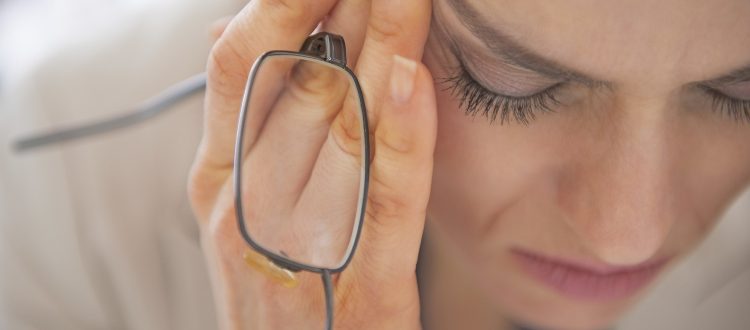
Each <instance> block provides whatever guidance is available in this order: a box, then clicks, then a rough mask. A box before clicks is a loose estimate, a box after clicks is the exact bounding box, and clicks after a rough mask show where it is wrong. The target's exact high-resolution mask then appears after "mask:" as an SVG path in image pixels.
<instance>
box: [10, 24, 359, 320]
mask: <svg viewBox="0 0 750 330" xmlns="http://www.w3.org/2000/svg"><path fill="white" fill-rule="evenodd" d="M205 86H206V75H205V73H200V74H197V75H195V76H193V77H190V78H188V79H186V80H184V81H181V82H179V83H177V84H175V85H174V86H171V87H169V88H168V89H166V90H164V91H162V92H161V93H159V94H158V95H156V96H155V97H153V98H151V99H148V100H146V101H145V102H143V103H142V104H141V105H140V106H138V107H136V108H135V109H134V110H133V111H131V112H126V113H124V114H122V115H119V116H116V117H113V118H108V119H104V120H99V121H95V122H92V123H88V124H82V125H77V126H72V127H67V128H62V129H55V130H51V131H49V132H42V133H39V134H35V135H32V136H28V137H25V138H21V139H18V140H17V141H16V142H15V144H14V148H15V150H16V151H19V152H21V151H29V150H32V149H36V148H41V147H45V146H49V145H54V144H58V143H62V142H68V141H72V140H76V139H81V138H86V137H91V136H95V135H98V134H102V133H107V132H111V131H115V130H118V129H123V128H127V127H129V126H132V125H135V124H138V123H141V122H144V121H146V120H148V119H150V118H153V117H155V116H157V115H159V114H162V113H164V112H166V111H167V110H169V109H171V108H172V106H173V105H175V104H177V103H178V102H179V101H181V100H183V99H185V98H187V97H189V96H191V95H193V94H196V93H198V92H201V91H203V90H204V88H205ZM321 114H322V115H323V116H321ZM295 116H296V118H297V119H299V118H305V117H306V118H307V119H310V118H315V117H316V116H317V117H318V119H321V118H324V119H327V120H328V121H327V122H325V121H320V120H318V122H317V126H315V125H313V126H309V124H311V122H307V124H308V125H305V123H300V122H299V121H298V122H297V123H298V124H300V125H298V126H295V125H294V120H286V121H285V120H284V117H286V119H289V117H295ZM339 116H348V117H347V118H349V119H350V120H349V121H348V122H347V125H348V130H347V133H346V134H347V136H348V137H349V138H351V139H350V140H351V141H350V142H354V143H349V144H347V146H345V148H346V153H348V154H349V156H352V155H356V156H357V157H349V158H350V159H349V162H346V161H341V159H339V160H338V162H336V161H333V160H331V159H329V160H331V161H329V162H326V161H325V158H326V155H328V156H330V153H328V154H327V152H328V151H330V150H328V151H327V150H326V149H325V148H331V147H341V146H336V145H334V141H332V140H331V139H332V137H331V136H330V135H329V134H328V128H330V127H331V126H332V125H334V123H332V122H331V120H335V119H334V118H337V117H339ZM352 118H354V120H351V119H352ZM312 124H315V123H312ZM316 129H317V131H316ZM274 132H277V133H276V134H272V133H274ZM285 133H286V134H285ZM295 135H296V136H297V137H296V138H295ZM300 137H303V138H300ZM316 143H317V145H316ZM369 155H370V145H369V133H368V124H367V111H366V108H365V102H364V97H363V95H362V90H361V87H360V85H359V82H358V81H357V78H356V76H355V75H354V73H352V71H351V70H350V69H349V68H347V66H346V45H345V43H344V39H343V38H342V37H341V36H338V35H334V34H330V33H325V32H321V33H317V34H314V35H312V36H310V37H308V38H307V40H306V41H305V42H304V44H303V45H302V48H301V50H300V51H299V52H289V51H269V52H266V53H264V54H263V55H261V56H260V57H259V58H258V59H257V60H256V61H255V63H254V64H253V67H252V69H251V71H250V73H249V76H248V82H247V85H246V87H245V95H244V99H243V102H242V106H241V109H240V117H239V123H238V131H237V140H236V144H235V166H234V173H233V179H234V187H235V206H236V207H235V209H236V212H237V222H238V227H239V230H240V232H241V234H242V237H243V238H244V240H245V241H246V243H247V244H248V245H249V246H250V247H251V248H253V249H254V250H256V251H257V252H259V253H260V254H261V255H263V256H264V257H265V258H267V259H268V260H269V261H270V262H272V263H274V264H275V265H277V266H279V267H281V268H283V269H286V270H289V271H291V272H299V271H303V270H304V271H309V272H313V273H318V274H321V277H322V280H323V284H324V285H323V287H324V293H325V301H326V329H331V328H332V326H333V285H332V281H331V275H332V274H335V273H339V272H341V271H343V270H344V269H345V268H346V266H347V265H348V264H349V262H350V261H351V258H352V255H353V254H354V251H355V249H356V247H357V243H358V240H359V236H360V232H361V229H362V223H363V219H364V213H365V205H366V201H367V187H368V182H369V171H370V164H369ZM356 159H358V161H356ZM352 160H355V161H352ZM270 161H274V162H275V163H273V164H272V165H273V166H268V165H269V164H264V165H261V166H258V165H260V164H263V163H268V162H270Z"/></svg>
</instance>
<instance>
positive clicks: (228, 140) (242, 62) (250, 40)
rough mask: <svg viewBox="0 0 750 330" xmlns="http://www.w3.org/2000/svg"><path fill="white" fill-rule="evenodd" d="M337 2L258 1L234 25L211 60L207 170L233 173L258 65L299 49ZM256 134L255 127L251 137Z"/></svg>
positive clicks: (203, 152)
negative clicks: (241, 117) (274, 53)
mask: <svg viewBox="0 0 750 330" xmlns="http://www.w3.org/2000/svg"><path fill="white" fill-rule="evenodd" d="M335 2H336V0H317V1H312V0H255V1H251V2H250V3H249V4H248V5H247V6H246V7H245V8H243V10H242V11H241V12H240V13H239V14H238V15H237V16H236V17H235V18H234V19H233V20H232V21H231V22H230V23H229V25H228V26H227V28H226V30H225V31H224V33H223V34H222V36H221V37H220V38H219V40H218V41H217V42H216V44H215V45H214V47H213V49H212V51H211V54H210V56H209V61H208V68H207V72H208V83H207V91H206V99H205V100H206V104H205V107H206V113H205V124H204V125H205V126H204V129H205V131H204V136H203V141H202V142H201V148H200V151H199V152H200V155H201V157H200V159H201V160H202V161H204V163H203V165H204V166H211V167H215V168H219V169H226V168H231V165H232V155H233V147H234V138H235V133H236V125H237V118H238V114H239V107H240V103H241V99H242V95H243V87H244V86H245V82H246V77H247V74H248V71H249V69H250V66H251V65H252V63H253V61H254V60H255V59H256V58H257V57H258V56H259V55H260V54H261V53H263V52H265V51H268V50H272V49H286V50H297V49H298V48H299V47H300V45H302V43H303V41H304V40H305V38H306V37H307V36H308V35H309V34H310V32H311V31H312V30H313V29H314V28H315V26H317V24H318V23H319V21H320V20H321V19H322V18H323V17H324V16H325V15H326V14H327V13H328V12H329V10H330V9H331V8H332V6H333V5H334V3H335ZM253 122H257V121H253ZM255 131H256V130H255V129H254V128H253V127H250V128H249V134H254V133H255Z"/></svg>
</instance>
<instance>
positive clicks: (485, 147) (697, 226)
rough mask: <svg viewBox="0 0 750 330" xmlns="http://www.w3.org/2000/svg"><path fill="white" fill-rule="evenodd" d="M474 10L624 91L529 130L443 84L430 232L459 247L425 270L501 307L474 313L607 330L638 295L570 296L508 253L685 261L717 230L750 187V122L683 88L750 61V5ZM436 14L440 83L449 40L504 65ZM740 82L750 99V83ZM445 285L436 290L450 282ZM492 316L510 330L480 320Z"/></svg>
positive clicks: (499, 5) (543, 118)
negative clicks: (473, 110)
mask: <svg viewBox="0 0 750 330" xmlns="http://www.w3.org/2000/svg"><path fill="white" fill-rule="evenodd" d="M465 3H467V4H469V5H470V6H471V7H473V8H475V9H476V10H477V12H480V13H483V15H482V17H483V18H484V19H485V20H486V21H487V22H489V25H490V26H491V27H492V28H495V29H497V30H500V31H503V32H504V33H506V34H508V35H511V36H512V37H515V38H517V40H518V41H519V43H521V44H522V45H524V46H525V47H527V48H528V49H529V50H531V51H532V52H535V53H537V54H544V57H545V58H547V59H550V60H552V61H554V62H556V63H559V64H561V65H564V66H565V67H568V68H572V69H574V70H576V71H579V72H582V73H584V74H585V75H587V76H590V77H596V79H601V80H604V81H607V82H610V84H611V87H609V88H602V87H587V86H580V85H579V86H575V87H573V88H571V89H570V90H569V91H566V93H569V94H568V95H572V96H562V95H563V94H561V98H563V97H567V98H568V100H567V101H566V102H564V104H562V105H561V106H559V107H557V108H556V110H557V113H551V114H541V115H539V116H537V119H536V120H534V121H533V122H531V123H530V124H529V125H528V126H523V125H520V124H517V123H511V124H505V125H502V126H500V125H489V124H488V122H487V121H486V120H485V118H483V117H481V116H479V117H476V119H475V120H472V119H471V118H469V117H466V116H464V115H463V114H462V111H461V109H460V107H459V105H458V102H457V99H456V98H455V97H454V96H453V95H451V93H450V92H449V91H445V90H443V89H444V88H438V89H437V98H438V118H439V120H438V123H439V126H438V139H437V144H436V146H437V147H436V151H435V167H434V177H433V186H432V193H431V196H430V203H429V207H428V218H429V220H428V224H427V226H428V229H431V230H432V231H433V232H434V235H433V236H434V240H435V241H436V242H434V244H433V246H435V245H442V246H446V247H445V248H442V249H441V250H447V252H438V253H436V256H435V257H434V258H436V259H440V258H450V259H451V260H450V261H444V262H442V263H439V264H440V265H438V266H436V268H437V269H435V270H429V271H428V272H430V274H432V271H435V272H436V271H438V269H442V270H446V269H447V268H451V267H449V266H453V267H454V268H461V269H465V270H466V271H461V272H455V271H454V272H452V273H458V274H453V275H451V276H445V277H448V278H450V279H451V281H450V283H453V284H452V285H455V283H461V285H462V286H463V287H464V289H465V291H467V292H483V294H477V295H473V296H472V295H470V294H464V296H469V297H468V298H467V297H464V298H467V299H472V300H474V301H490V302H491V303H490V304H477V305H474V307H476V308H483V307H482V306H488V309H489V311H485V312H484V313H482V312H473V313H475V314H480V315H493V314H494V315H498V314H500V315H505V316H506V317H507V318H509V319H512V320H515V321H516V322H524V323H526V324H531V325H536V326H540V327H550V328H585V329H592V328H602V327H606V326H608V325H610V324H612V323H614V322H616V320H617V318H618V317H619V316H620V315H621V314H622V313H623V312H624V311H625V310H626V309H627V308H628V306H630V305H631V304H632V303H633V302H634V300H635V298H633V299H624V300H618V301H613V302H597V303H592V302H587V301H577V300H575V299H571V298H567V297H564V296H561V295H560V294H556V293H555V292H553V291H552V290H549V289H548V288H546V287H544V286H543V285H540V284H539V283H538V282H537V281H535V280H533V279H529V278H528V275H526V273H524V272H523V271H522V270H520V269H519V267H518V265H517V264H516V263H514V262H513V261H512V260H511V259H510V253H509V249H510V248H511V247H524V248H528V249H530V250H533V251H536V252H539V253H543V254H546V255H549V256H556V257H568V258H573V259H584V260H595V261H597V262H603V263H608V264H614V265H630V264H637V263H641V262H644V261H646V260H651V259H655V258H660V257H670V256H671V257H673V259H672V262H671V263H672V264H673V263H675V262H678V260H679V258H680V257H681V256H683V255H685V254H687V253H689V252H690V250H691V249H692V248H693V247H695V246H696V245H697V244H698V243H699V242H700V241H701V240H702V239H703V238H704V237H705V236H706V234H707V233H708V232H709V231H710V229H711V228H712V226H714V224H715V222H716V221H717V219H718V218H719V216H720V214H721V212H722V211H723V210H724V209H725V207H726V206H727V205H728V203H730V202H731V201H732V200H733V198H735V197H736V196H737V194H738V193H739V192H740V191H741V190H742V189H743V188H745V187H746V186H747V184H748V179H749V178H750V149H748V148H747V141H750V126H749V125H748V123H741V124H738V123H736V122H734V121H732V120H731V119H728V118H722V117H721V115H719V114H717V113H714V112H712V111H711V106H710V102H707V101H706V96H704V95H701V94H700V92H696V91H694V90H690V89H689V88H686V86H688V85H689V84H690V83H692V82H695V81H703V80H707V79H712V78H716V77H719V76H722V75H724V74H726V73H727V72H730V71H732V70H734V69H737V68H740V67H743V66H745V65H747V64H750V47H747V45H748V44H750V21H748V20H747V19H745V18H746V17H747V15H748V14H750V4H749V3H747V2H746V1H719V2H711V3H708V2H705V1H704V2H701V1H662V2H658V3H654V2H651V1H625V2H609V1H607V2H602V1H564V2H549V1H478V0H476V1H475V0H469V1H465ZM434 6H435V8H434V12H435V15H434V21H433V23H432V24H433V28H432V29H431V32H430V38H429V40H428V42H427V46H426V50H425V58H424V62H425V63H426V64H427V67H428V68H430V70H431V72H432V73H433V75H434V76H436V77H442V76H450V75H451V72H450V69H449V68H451V67H454V66H455V62H456V57H455V56H454V54H453V53H451V52H450V50H449V49H447V48H448V46H447V44H449V42H448V41H447V40H448V39H449V38H450V37H449V38H446V36H448V35H450V36H452V37H453V38H455V39H457V40H459V41H458V43H459V44H461V45H462V46H463V48H471V50H467V51H466V52H467V53H468V52H475V53H476V54H477V55H476V56H483V57H488V56H491V55H487V54H489V53H491V52H490V51H489V50H488V47H487V46H486V45H485V44H484V43H482V42H480V41H479V40H478V39H477V38H476V37H474V36H472V35H471V33H470V32H469V30H468V29H467V28H466V27H464V26H463V25H462V24H461V22H460V20H459V18H458V17H457V15H456V14H455V11H454V10H452V7H451V6H450V5H449V4H448V1H447V0H437V1H436V2H435V4H434ZM634 18H637V24H634V22H633V19H634ZM440 26H442V27H443V28H444V30H446V31H448V34H447V35H446V33H443V32H441V31H440V30H441V29H440V28H438V27H440ZM498 65H501V64H498ZM482 68H486V66H485V67H482ZM494 79H498V80H502V78H501V77H499V78H494ZM536 80H537V81H539V80H541V79H539V78H537V79H536ZM541 81H544V80H541ZM528 84H529V83H526V85H528ZM743 88H744V94H742V95H744V97H745V99H748V98H750V84H749V83H745V84H744V87H743ZM445 233H450V234H449V235H448V234H445ZM431 237H432V236H431ZM488 260H489V262H488ZM436 282H437V283H436V284H434V285H433V286H431V287H432V288H434V289H435V290H441V289H440V288H441V287H445V286H446V285H447V284H448V282H447V280H446V281H444V282H442V283H441V282H440V281H439V280H436ZM427 290H430V289H429V288H428V289H427ZM444 291H445V290H444ZM432 296H433V297H435V299H436V300H440V301H467V300H466V299H463V300H459V299H442V300H441V299H440V297H441V296H443V297H449V296H452V293H450V292H447V293H444V294H441V293H434V294H432ZM435 305H437V306H436V308H445V309H447V308H448V306H443V305H442V304H439V303H437V304H435ZM454 307H455V306H454ZM493 312H494V313H493ZM437 314H438V315H451V318H452V317H456V318H459V319H460V322H472V321H469V320H467V319H463V318H460V316H456V315H455V314H453V313H437ZM485 319H487V317H485ZM442 321H444V322H449V321H448V320H442ZM444 322H443V323H444ZM460 322H459V324H461V323H460ZM493 322H500V321H498V320H497V319H495V320H494V321H493V320H491V316H490V319H487V320H485V321H482V322H480V323H483V324H493ZM434 323H435V324H441V322H437V320H436V322H434ZM463 324H467V323H463Z"/></svg>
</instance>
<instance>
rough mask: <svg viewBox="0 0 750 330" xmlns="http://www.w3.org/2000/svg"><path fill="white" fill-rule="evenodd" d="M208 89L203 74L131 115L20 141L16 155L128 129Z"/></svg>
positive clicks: (184, 81) (176, 87)
mask: <svg viewBox="0 0 750 330" xmlns="http://www.w3.org/2000/svg"><path fill="white" fill-rule="evenodd" d="M205 87H206V74H205V73H200V74H197V75H195V76H192V77H190V78H188V79H185V80H183V81H180V82H179V83H177V84H175V85H172V86H170V87H169V88H167V89H166V90H164V91H162V92H161V93H159V94H158V95H156V96H154V97H152V98H150V99H148V100H146V101H145V102H143V103H142V104H141V105H139V106H137V107H136V108H135V110H133V111H132V112H128V113H125V114H122V115H119V116H116V117H113V118H108V119H104V120H101V121H97V122H93V123H87V124H81V125H76V126H73V127H67V128H62V129H56V130H52V131H49V132H42V133H38V134H34V135H31V136H28V137H24V138H20V139H18V140H16V141H15V143H14V144H13V149H15V151H16V152H24V151H29V150H32V149H37V148H41V147H45V146H49V145H53V144H58V143H62V142H67V141H70V140H75V139H80V138H85V137H89V136H93V135H97V134H101V133H106V132H110V131H114V130H117V129H121V128H126V127H129V126H132V125H135V124H138V123H140V122H143V121H146V120H148V119H150V118H153V117H156V116H157V115H160V114H162V113H164V112H166V110H169V109H170V108H171V107H172V106H173V105H175V104H176V103H177V102H179V101H181V100H183V99H185V98H187V97H188V96H191V95H193V94H195V93H198V92H201V91H203V90H204V89H205Z"/></svg>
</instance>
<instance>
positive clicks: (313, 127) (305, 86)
mask: <svg viewBox="0 0 750 330" xmlns="http://www.w3.org/2000/svg"><path fill="white" fill-rule="evenodd" d="M280 61H287V60H286V59H281V60H280ZM280 76H281V77H283V76H284V75H281V74H280ZM286 76H288V77H289V78H288V79H286V80H285V81H286V82H287V83H286V84H285V86H284V87H283V90H282V92H281V94H280V95H279V96H278V98H276V101H275V103H274V104H273V105H272V107H273V109H272V110H271V111H270V112H269V115H268V117H269V118H268V119H267V120H265V124H264V126H263V128H262V129H261V130H260V134H259V136H258V138H257V139H256V142H255V144H254V145H253V146H252V150H250V153H249V155H248V156H247V159H246V161H247V162H248V164H249V167H250V169H249V170H248V171H249V172H246V173H253V176H254V177H256V178H257V179H258V180H262V181H265V182H255V183H254V184H253V185H252V186H251V187H249V188H251V189H269V188H258V187H272V189H274V192H275V194H273V195H274V196H273V197H272V198H273V200H274V201H275V203H274V204H277V205H278V207H291V205H286V203H285V202H293V201H294V200H296V199H297V198H296V196H299V193H300V191H301V190H302V188H303V186H304V185H305V183H306V182H307V179H308V177H309V176H310V173H311V169H312V168H313V164H314V162H315V160H316V159H317V158H318V153H319V152H320V150H321V146H322V145H323V141H324V140H325V139H326V137H327V135H328V131H329V127H330V123H331V122H332V121H333V118H334V117H335V116H336V114H337V113H338V112H339V109H341V108H342V104H343V103H344V100H345V99H346V97H347V95H348V93H350V84H349V79H348V77H347V76H346V75H345V73H344V71H343V70H339V69H334V68H332V67H329V66H326V65H323V64H320V63H315V62H308V61H300V62H299V63H297V64H296V65H295V66H294V67H293V68H292V69H291V73H290V74H289V75H286ZM281 77H280V78H279V79H280V80H284V79H283V78H281ZM249 110H253V111H254V110H256V109H249ZM261 111H263V110H261ZM269 164H274V165H273V166H269ZM283 196H287V197H288V198H286V199H285V198H283ZM269 198H271V197H269Z"/></svg>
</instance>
